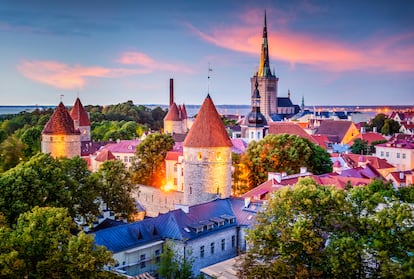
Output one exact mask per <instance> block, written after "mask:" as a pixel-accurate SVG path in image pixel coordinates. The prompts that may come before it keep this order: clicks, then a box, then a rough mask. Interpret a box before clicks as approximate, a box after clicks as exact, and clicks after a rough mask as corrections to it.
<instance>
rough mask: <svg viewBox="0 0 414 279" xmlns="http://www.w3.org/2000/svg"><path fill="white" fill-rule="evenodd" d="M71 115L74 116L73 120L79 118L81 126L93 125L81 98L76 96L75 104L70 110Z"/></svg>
mask: <svg viewBox="0 0 414 279" xmlns="http://www.w3.org/2000/svg"><path fill="white" fill-rule="evenodd" d="M70 117H72V119H73V121H76V120H78V121H79V126H91V122H90V120H89V116H88V113H87V112H86V110H85V109H84V107H83V105H82V103H81V101H80V100H79V98H76V101H75V104H74V105H73V108H72V109H71V110H70Z"/></svg>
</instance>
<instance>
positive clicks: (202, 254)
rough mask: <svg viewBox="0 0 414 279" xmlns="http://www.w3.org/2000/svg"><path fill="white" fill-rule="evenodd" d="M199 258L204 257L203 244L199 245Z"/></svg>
mask: <svg viewBox="0 0 414 279" xmlns="http://www.w3.org/2000/svg"><path fill="white" fill-rule="evenodd" d="M200 258H204V245H203V246H201V247H200Z"/></svg>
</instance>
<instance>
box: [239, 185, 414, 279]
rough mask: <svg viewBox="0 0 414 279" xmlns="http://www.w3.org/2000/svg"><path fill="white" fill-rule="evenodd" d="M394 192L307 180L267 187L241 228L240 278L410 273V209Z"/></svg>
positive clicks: (386, 187) (412, 234)
mask: <svg viewBox="0 0 414 279" xmlns="http://www.w3.org/2000/svg"><path fill="white" fill-rule="evenodd" d="M405 191H408V192H413V191H414V188H413V187H409V188H408V190H407V189H406V190H405ZM405 194H407V193H405ZM399 196H400V193H399V190H395V189H394V188H393V187H392V185H391V184H388V183H384V182H382V181H374V182H372V183H371V184H370V185H368V186H366V187H364V186H362V187H356V188H352V189H350V190H349V191H345V190H338V189H335V188H334V187H328V186H320V185H318V184H317V183H316V182H315V181H314V180H313V179H311V178H305V179H301V180H299V182H298V183H297V184H296V185H294V186H293V187H292V188H290V187H286V188H283V189H281V190H279V191H276V192H274V193H273V195H272V196H271V197H270V199H269V200H268V203H267V206H266V208H265V210H264V211H262V212H259V213H258V214H257V216H256V223H255V225H254V226H253V228H252V229H250V230H249V231H248V232H247V241H248V244H249V248H250V249H249V250H248V251H247V253H246V254H245V255H244V256H243V258H242V259H243V260H242V262H241V263H240V264H239V266H238V270H239V275H240V277H241V278H412V277H413V276H414V269H413V266H414V256H413V251H414V243H413V241H412V238H413V237H414V231H413V230H412V226H413V224H414V216H413V206H412V205H411V204H409V203H407V202H405V201H403V200H402V199H400V198H399Z"/></svg>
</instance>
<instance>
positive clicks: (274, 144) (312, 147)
mask: <svg viewBox="0 0 414 279" xmlns="http://www.w3.org/2000/svg"><path fill="white" fill-rule="evenodd" d="M240 163H241V164H242V165H243V166H238V167H240V168H243V169H244V170H245V171H247V173H248V174H247V183H248V188H249V189H252V188H254V187H256V186H258V185H260V184H261V183H263V182H265V181H266V180H267V175H268V172H286V173H287V174H294V173H299V171H300V168H301V167H306V168H307V169H308V171H310V172H312V173H314V174H321V173H327V172H331V171H332V162H331V160H330V156H329V154H328V152H326V151H325V150H324V149H323V148H322V147H320V146H318V145H316V144H314V143H312V142H310V141H309V140H307V139H305V138H301V137H298V136H296V135H288V134H281V135H267V136H266V137H265V138H264V139H262V140H260V141H257V142H256V141H253V142H251V143H250V144H249V146H248V147H247V150H246V153H245V154H244V155H242V158H241V159H240ZM233 178H234V177H233Z"/></svg>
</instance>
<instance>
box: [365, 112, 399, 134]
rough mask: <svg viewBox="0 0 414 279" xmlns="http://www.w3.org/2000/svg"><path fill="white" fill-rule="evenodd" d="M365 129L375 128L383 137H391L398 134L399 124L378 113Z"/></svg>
mask: <svg viewBox="0 0 414 279" xmlns="http://www.w3.org/2000/svg"><path fill="white" fill-rule="evenodd" d="M367 127H368V128H369V129H370V130H373V128H376V129H377V131H378V132H379V133H381V134H383V135H392V134H394V133H398V132H399V130H400V124H399V123H398V122H397V121H395V120H393V119H390V118H388V116H387V115H385V114H383V113H379V114H377V115H376V116H375V117H374V118H373V119H371V120H370V121H369V123H368V125H367Z"/></svg>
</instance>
